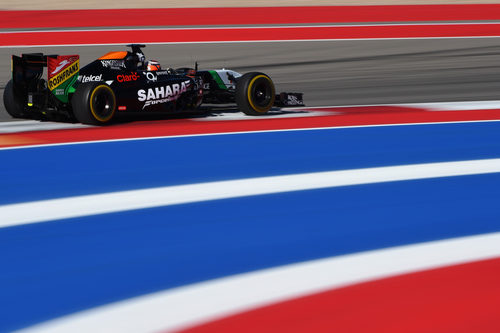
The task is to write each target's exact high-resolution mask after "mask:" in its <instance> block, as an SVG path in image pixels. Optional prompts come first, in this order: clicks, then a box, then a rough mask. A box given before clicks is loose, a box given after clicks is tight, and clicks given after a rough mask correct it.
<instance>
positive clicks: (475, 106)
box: [400, 101, 500, 111]
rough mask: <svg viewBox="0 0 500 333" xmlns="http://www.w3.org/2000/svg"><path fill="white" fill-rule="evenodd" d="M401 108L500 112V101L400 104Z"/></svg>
mask: <svg viewBox="0 0 500 333" xmlns="http://www.w3.org/2000/svg"><path fill="white" fill-rule="evenodd" d="M400 106H402V107H415V108H422V109H426V110H427V111H468V110H500V101H471V102H449V103H412V104H400Z"/></svg>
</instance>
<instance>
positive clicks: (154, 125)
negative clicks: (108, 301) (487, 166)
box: [0, 106, 500, 147]
mask: <svg viewBox="0 0 500 333" xmlns="http://www.w3.org/2000/svg"><path fill="white" fill-rule="evenodd" d="M324 110H328V111H333V112H336V113H340V114H336V115H329V114H327V115H325V116H318V117H303V118H279V119H277V118H275V119H273V118H272V117H255V118H252V119H251V120H232V121H196V120H190V119H180V120H179V119H175V120H160V121H149V122H144V121H142V122H136V123H132V124H125V125H115V126H109V127H92V128H81V129H74V130H54V131H39V132H27V133H15V134H0V147H15V146H29V145H40V144H54V143H65V142H82V141H98V140H112V139H127V138H142V137H157V136H176V135H195V134H210V133H231V132H246V131H266V130H285V129H296V128H322V127H342V126H362V125H378V124H380V125H383V124H410V123H433V122H450V121H478V120H500V109H498V110H474V111H446V112H427V111H425V110H421V109H414V108H404V107H397V106H368V107H351V108H325V109H324ZM315 111H317V110H315Z"/></svg>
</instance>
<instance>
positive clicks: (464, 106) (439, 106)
mask: <svg viewBox="0 0 500 333" xmlns="http://www.w3.org/2000/svg"><path fill="white" fill-rule="evenodd" d="M384 106H399V107H410V108H417V109H429V111H430V110H436V111H437V110H443V111H461V110H496V109H500V100H487V101H464V102H430V103H399V104H353V105H333V106H305V107H289V108H282V109H281V110H283V111H299V110H309V109H311V110H314V109H328V108H335V109H336V108H339V109H343V108H359V107H384Z"/></svg>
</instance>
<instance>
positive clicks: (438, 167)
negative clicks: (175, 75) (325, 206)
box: [0, 159, 500, 228]
mask: <svg viewBox="0 0 500 333" xmlns="http://www.w3.org/2000/svg"><path fill="white" fill-rule="evenodd" d="M497 172H500V159H484V160H472V161H458V162H443V163H426V164H411V165H401V166H389V167H378V168H365V169H353V170H341V171H328V172H315V173H304V174H294V175H284V176H273V177H259V178H247V179H238V180H228V181H218V182H209V183H200V184H189V185H178V186H166V187H158V188H152V189H143V190H131V191H122V192H113V193H104V194H95V195H85V196H77V197H69V198H61V199H52V200H43V201H35V202H27V203H18V204H10V205H4V206H0V216H1V217H2V219H1V221H0V228H5V227H12V226H18V225H23V224H29V223H40V222H46V221H53V220H60V219H67V218H74V217H82V216H91V215H98V214H106V213H114V212H122V211H130V210H136V209H145V208H153V207H162V206H170V205H180V204H186V203H193V202H200V201H210V200H220V199H228V198H239V197H245V196H254V195H264V194H275V193H283V192H291V191H304V190H314V189H322V188H330V187H339V186H350V185H361V184H373V183H381V182H393V181H405V180H416V179H428V178H439V177H453V176H465V175H480V174H488V173H497Z"/></svg>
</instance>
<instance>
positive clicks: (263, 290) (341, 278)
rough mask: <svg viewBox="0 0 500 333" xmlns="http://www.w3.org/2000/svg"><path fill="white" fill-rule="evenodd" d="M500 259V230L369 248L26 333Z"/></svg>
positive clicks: (264, 301)
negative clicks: (371, 249)
mask: <svg viewBox="0 0 500 333" xmlns="http://www.w3.org/2000/svg"><path fill="white" fill-rule="evenodd" d="M497 257H500V233H491V234H486V235H479V236H470V237H463V238H456V239H451V240H442V241H435V242H428V243H422V244H417V245H408V246H400V247H394V248H389V249H384V250H376V251H368V252H362V253H359V254H351V255H344V256H339V257H332V258H326V259H319V260H314V261H309V262H304V263H298V264H292V265H287V266H283V267H278V268H271V269H266V270H261V271H256V272H251V273H246V274H240V275H236V276H232V277H226V278H221V279H216V280H212V281H207V282H202V283H197V284H193V285H190V286H185V287H180V288H175V289H171V290H166V291H162V292H157V293H153V294H150V295H145V296H141V297H136V298H133V299H130V300H125V301H121V302H117V303H113V304H109V305H105V306H101V307H97V308H94V309H91V310H87V311H83V312H80V313H76V314H74V315H70V316H67V317H63V318H60V319H55V320H52V321H48V322H46V323H43V324H40V325H38V326H34V327H32V328H28V329H25V330H22V331H21V332H24V333H67V332H96V333H98V332H103V333H107V332H122V333H127V332H130V333H142V332H144V333H146V332H171V331H174V330H178V329H182V328H186V327H189V326H192V325H196V324H200V323H203V322H207V321H211V320H215V319H220V318H223V317H226V316H229V315H232V314H236V313H239V312H243V311H248V310H251V309H255V308H258V307H262V306H266V305H270V304H273V303H278V302H282V301H286V300H290V299H293V298H298V297H301V296H306V295H310V294H313V293H318V292H322V291H327V290H331V289H335V288H341V287H345V286H348V285H352V284H356V283H362V282H367V281H371V280H375V279H381V278H386V277H391V276H395V275H401V274H407V273H413V272H418V271H422V270H428V269H434V268H439V267H443V266H450V265H457V264H463V263H468V262H472V261H478V260H486V259H493V258H497Z"/></svg>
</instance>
